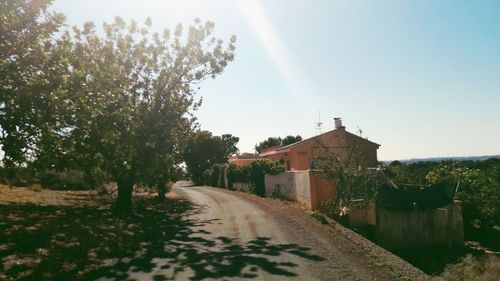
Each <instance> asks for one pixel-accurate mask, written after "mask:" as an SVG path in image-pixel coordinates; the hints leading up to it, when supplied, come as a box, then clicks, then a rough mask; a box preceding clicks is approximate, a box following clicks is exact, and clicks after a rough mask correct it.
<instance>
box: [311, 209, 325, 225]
mask: <svg viewBox="0 0 500 281" xmlns="http://www.w3.org/2000/svg"><path fill="white" fill-rule="evenodd" d="M311 217H313V218H315V219H317V220H318V221H320V222H321V223H322V224H328V220H327V219H326V216H325V215H324V214H323V213H321V212H318V211H313V212H311Z"/></svg>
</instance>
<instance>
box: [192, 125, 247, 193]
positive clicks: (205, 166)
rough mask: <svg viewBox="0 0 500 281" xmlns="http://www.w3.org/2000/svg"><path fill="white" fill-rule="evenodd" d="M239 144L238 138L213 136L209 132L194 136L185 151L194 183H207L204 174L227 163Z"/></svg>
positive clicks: (201, 132)
mask: <svg viewBox="0 0 500 281" xmlns="http://www.w3.org/2000/svg"><path fill="white" fill-rule="evenodd" d="M237 142H238V138H237V137H233V136H231V135H223V136H222V137H219V136H213V135H212V133H210V132H209V131H199V132H196V133H195V134H193V135H192V136H191V137H190V138H189V139H188V140H187V142H186V148H185V151H184V161H185V163H186V167H187V171H188V173H189V174H190V175H191V179H192V180H193V182H194V183H195V184H203V183H205V182H204V173H205V172H206V171H208V170H209V169H211V168H212V167H213V166H214V165H216V164H223V163H226V162H227V159H228V157H229V155H230V154H231V153H232V152H233V151H235V149H236V143H237Z"/></svg>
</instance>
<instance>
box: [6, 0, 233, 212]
mask: <svg viewBox="0 0 500 281" xmlns="http://www.w3.org/2000/svg"><path fill="white" fill-rule="evenodd" d="M49 4H50V1H36V0H34V1H10V2H9V1H8V3H4V2H2V4H1V5H4V6H3V7H2V10H1V11H2V13H3V14H2V16H0V19H1V20H2V24H1V28H2V29H1V30H2V34H1V35H0V36H2V38H1V39H4V38H6V39H7V41H5V40H2V42H7V43H0V44H2V45H1V46H0V48H2V50H1V51H2V54H1V56H2V57H1V61H0V63H1V66H0V71H1V73H2V82H0V83H2V84H1V86H2V87H1V91H3V92H2V97H1V98H2V100H0V109H1V114H2V115H1V118H2V119H1V121H0V122H1V123H0V124H1V126H2V146H3V149H4V151H5V152H6V153H5V154H6V157H5V159H6V160H5V161H4V162H5V163H13V164H17V165H20V164H23V163H26V162H28V161H30V162H33V163H43V162H44V161H41V160H42V159H44V160H47V161H49V162H55V164H58V165H60V166H61V167H64V166H66V165H79V166H80V168H82V169H84V170H92V169H94V168H96V167H97V168H100V169H102V170H103V171H104V172H107V173H108V174H110V175H111V176H112V177H113V178H114V180H116V181H117V182H118V196H117V201H116V203H117V204H116V205H117V207H119V209H121V210H129V209H130V207H131V199H132V190H133V186H134V184H136V183H139V182H141V183H146V184H151V185H152V184H157V185H158V186H160V185H162V183H164V181H165V180H166V179H168V178H169V177H170V176H171V173H172V171H175V170H176V167H177V166H178V165H179V164H180V162H181V161H182V151H183V148H184V140H185V138H186V137H187V136H188V135H189V134H190V132H191V131H192V128H193V124H194V121H195V118H194V116H193V112H194V111H195V110H196V109H197V108H198V107H199V106H200V105H201V100H200V99H198V98H196V96H195V90H194V86H195V85H198V84H199V83H201V82H202V81H204V80H206V79H208V78H215V77H216V76H217V75H219V74H220V73H221V72H222V71H223V69H224V68H225V67H226V66H227V64H228V62H230V61H231V60H233V58H234V50H235V45H234V44H235V37H234V36H233V37H232V38H231V39H230V41H229V42H228V44H225V43H224V42H223V41H222V40H219V39H217V38H215V37H213V36H212V32H213V28H214V24H213V23H211V22H206V23H201V22H200V21H199V20H195V22H194V24H193V25H192V26H190V27H189V28H188V29H187V31H184V28H183V26H182V25H178V26H177V27H176V28H175V30H174V31H173V32H171V31H170V30H164V31H163V33H161V34H158V33H150V32H149V29H150V27H151V21H150V20H149V19H148V20H147V21H146V23H145V24H144V25H140V24H137V23H136V22H134V21H132V22H130V23H126V22H125V21H123V20H122V19H121V18H118V17H117V18H115V21H114V22H113V23H111V24H104V33H103V35H101V33H99V32H97V31H96V29H95V26H94V24H93V23H86V24H84V26H83V28H77V27H74V28H73V30H72V31H69V30H67V31H65V32H62V33H61V34H60V35H59V36H58V37H57V39H51V36H52V34H54V32H55V31H57V28H58V27H59V26H61V25H62V22H63V21H62V17H61V16H60V15H59V14H54V15H53V14H50V13H48V12H47V7H48V5H49ZM4 11H7V12H6V13H4ZM23 13H26V15H27V16H26V20H25V19H24V18H21V20H19V21H18V20H17V17H19V16H23V15H24V14H23ZM40 18H41V19H40ZM25 33H26V34H25ZM23 35H25V37H26V39H25V40H24V39H23V40H21V39H22V38H21V39H20V40H21V41H19V42H18V41H16V37H22V36H23ZM9 40H10V41H9ZM29 44H32V46H30V45H29ZM25 46H26V47H25ZM22 48H25V49H24V50H23V49H22ZM16 49H21V50H20V51H16ZM30 52H33V54H31V53H30ZM25 53H26V54H25ZM23 55H26V57H27V59H23ZM30 58H31V59H33V61H30V60H29V59H30ZM3 77H6V79H3ZM43 112H47V113H46V114H44V113H43ZM54 155H55V156H57V157H51V156H54ZM55 164H54V165H55Z"/></svg>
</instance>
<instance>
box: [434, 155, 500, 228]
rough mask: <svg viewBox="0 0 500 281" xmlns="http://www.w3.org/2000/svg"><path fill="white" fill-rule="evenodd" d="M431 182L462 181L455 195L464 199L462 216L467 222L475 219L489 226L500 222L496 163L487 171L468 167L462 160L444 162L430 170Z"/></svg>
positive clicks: (499, 198) (499, 190)
mask: <svg viewBox="0 0 500 281" xmlns="http://www.w3.org/2000/svg"><path fill="white" fill-rule="evenodd" d="M426 178H427V180H428V181H429V182H430V183H438V182H445V183H451V184H457V183H458V182H460V184H459V188H458V192H457V194H456V198H457V199H459V200H460V201H462V208H463V217H464V222H465V223H466V226H470V225H471V224H473V223H475V221H479V222H481V224H484V225H485V226H487V227H492V226H494V225H500V205H499V203H498V202H500V182H498V181H497V178H498V170H497V169H496V167H493V168H492V169H490V170H489V173H488V174H486V173H485V172H484V171H482V170H480V169H475V168H469V167H466V166H465V165H464V164H463V163H456V162H452V163H447V162H445V163H443V164H441V165H439V166H438V167H436V168H434V169H432V170H431V171H429V173H428V175H427V177H426Z"/></svg>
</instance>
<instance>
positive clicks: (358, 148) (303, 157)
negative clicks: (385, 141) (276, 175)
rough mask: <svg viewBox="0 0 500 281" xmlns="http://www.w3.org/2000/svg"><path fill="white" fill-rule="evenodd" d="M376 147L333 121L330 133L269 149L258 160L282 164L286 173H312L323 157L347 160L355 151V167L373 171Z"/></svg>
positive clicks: (376, 145) (337, 121)
mask: <svg viewBox="0 0 500 281" xmlns="http://www.w3.org/2000/svg"><path fill="white" fill-rule="evenodd" d="M379 147H380V145H379V144H377V143H374V142H371V141H369V140H367V139H364V138H362V137H360V136H357V135H355V134H352V133H349V132H348V131H346V129H345V127H344V126H342V121H341V120H340V118H336V119H335V129H334V130H332V131H329V132H326V133H323V134H320V135H317V136H314V137H311V138H309V139H306V140H303V141H299V142H296V143H292V144H290V145H286V146H281V147H278V146H274V147H269V148H267V149H264V150H262V151H261V153H260V155H259V156H260V157H262V158H267V159H270V160H276V161H280V162H282V163H284V164H285V165H286V170H287V171H302V170H310V169H314V168H315V167H314V166H315V159H316V158H318V157H321V156H324V155H325V154H326V152H327V151H329V152H331V153H333V154H334V155H336V156H337V157H339V158H340V159H345V158H346V157H349V156H350V155H352V154H353V152H354V151H355V152H356V153H357V155H359V158H360V159H361V161H362V163H359V165H362V166H365V167H375V166H377V165H378V160H377V149H378V148H379Z"/></svg>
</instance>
